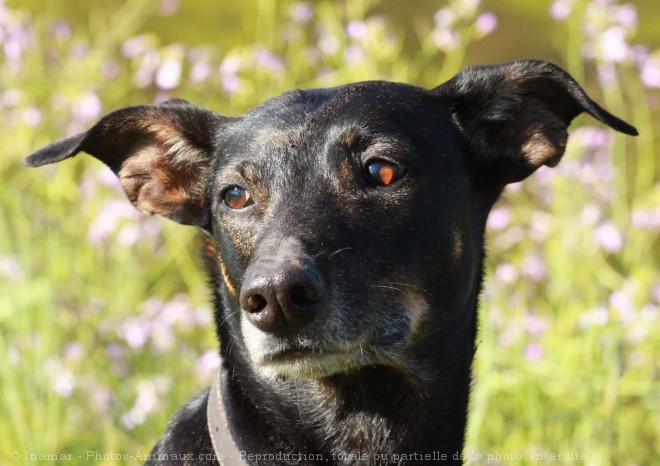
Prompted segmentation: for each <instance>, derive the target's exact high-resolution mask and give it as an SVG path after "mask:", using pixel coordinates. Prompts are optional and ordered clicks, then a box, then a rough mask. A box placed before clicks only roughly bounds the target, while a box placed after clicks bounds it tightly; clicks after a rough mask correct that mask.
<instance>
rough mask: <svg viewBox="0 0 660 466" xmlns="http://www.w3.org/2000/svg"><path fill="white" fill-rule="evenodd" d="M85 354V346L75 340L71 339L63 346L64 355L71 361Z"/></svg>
mask: <svg viewBox="0 0 660 466" xmlns="http://www.w3.org/2000/svg"><path fill="white" fill-rule="evenodd" d="M84 355H85V348H84V347H83V345H81V344H80V343H78V342H77V341H73V342H71V343H69V344H67V345H66V346H65V347H64V357H65V358H66V359H70V360H73V361H79V360H80V359H82V357H83V356H84Z"/></svg>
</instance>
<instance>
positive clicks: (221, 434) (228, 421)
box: [206, 369, 248, 466]
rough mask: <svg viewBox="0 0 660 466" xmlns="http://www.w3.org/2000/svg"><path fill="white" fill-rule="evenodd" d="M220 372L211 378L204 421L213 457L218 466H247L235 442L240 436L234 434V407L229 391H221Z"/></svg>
mask: <svg viewBox="0 0 660 466" xmlns="http://www.w3.org/2000/svg"><path fill="white" fill-rule="evenodd" d="M221 370H222V369H220V371H221ZM220 371H218V373H217V374H216V376H215V377H214V378H213V383H212V384H211V391H210V392H209V400H208V404H207V409H206V419H207V422H208V428H209V434H210V435H211V443H212V444H213V450H214V451H215V457H216V458H217V459H218V464H220V466H248V463H247V462H246V461H245V459H244V458H245V452H243V456H241V450H240V449H239V447H238V444H237V442H236V440H237V439H240V435H237V433H236V432H235V428H236V424H235V422H234V416H233V406H234V405H233V403H232V402H231V393H230V392H229V390H227V389H225V390H223V387H222V375H221V373H220Z"/></svg>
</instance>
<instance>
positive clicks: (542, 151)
mask: <svg viewBox="0 0 660 466" xmlns="http://www.w3.org/2000/svg"><path fill="white" fill-rule="evenodd" d="M567 138H568V133H567V131H566V130H565V129H563V128H557V129H554V130H553V129H545V130H542V131H538V132H537V131H532V133H531V134H530V135H528V137H527V138H526V139H525V141H524V142H523V144H522V146H521V152H522V155H523V156H524V157H525V158H526V159H527V160H528V162H529V163H530V164H531V165H532V166H534V167H540V166H541V165H548V166H550V167H554V166H555V165H557V164H558V163H559V160H560V159H561V156H562V155H563V154H564V150H565V149H566V140H567Z"/></svg>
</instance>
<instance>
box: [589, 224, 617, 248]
mask: <svg viewBox="0 0 660 466" xmlns="http://www.w3.org/2000/svg"><path fill="white" fill-rule="evenodd" d="M594 237H595V240H596V243H598V244H599V245H600V247H601V248H603V250H605V251H606V252H609V253H610V254H614V253H616V252H618V251H620V250H621V248H622V247H623V235H622V234H621V232H620V231H619V230H618V229H617V227H615V226H614V224H612V223H611V222H604V223H602V224H601V225H600V226H599V227H598V228H596V231H595V232H594Z"/></svg>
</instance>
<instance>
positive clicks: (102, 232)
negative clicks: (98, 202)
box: [87, 200, 139, 246]
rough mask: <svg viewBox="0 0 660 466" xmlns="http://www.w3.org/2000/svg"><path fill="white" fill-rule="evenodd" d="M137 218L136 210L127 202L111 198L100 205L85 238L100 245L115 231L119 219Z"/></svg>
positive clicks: (134, 219)
mask: <svg viewBox="0 0 660 466" xmlns="http://www.w3.org/2000/svg"><path fill="white" fill-rule="evenodd" d="M138 218H139V213H138V211H137V210H136V209H135V208H134V207H133V206H132V205H130V204H129V203H128V202H125V201H123V200H122V201H119V200H113V201H110V202H106V203H105V204H104V205H103V206H101V209H100V213H99V215H98V217H96V219H95V220H94V221H93V222H92V224H91V225H90V227H89V230H88V232H87V240H88V241H89V242H90V243H91V244H93V245H95V246H98V245H100V244H101V243H102V242H103V241H104V240H105V239H106V238H107V237H108V236H109V235H110V234H112V233H114V232H115V231H117V228H118V225H119V223H120V220H133V221H136V220H137V219H138Z"/></svg>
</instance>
